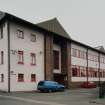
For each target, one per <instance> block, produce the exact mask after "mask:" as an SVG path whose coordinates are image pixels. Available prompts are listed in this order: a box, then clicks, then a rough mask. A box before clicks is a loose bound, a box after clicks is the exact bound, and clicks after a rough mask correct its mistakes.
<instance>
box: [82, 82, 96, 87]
mask: <svg viewBox="0 0 105 105" xmlns="http://www.w3.org/2000/svg"><path fill="white" fill-rule="evenodd" d="M81 87H82V88H96V87H97V86H96V84H95V83H94V82H84V83H82V85H81Z"/></svg>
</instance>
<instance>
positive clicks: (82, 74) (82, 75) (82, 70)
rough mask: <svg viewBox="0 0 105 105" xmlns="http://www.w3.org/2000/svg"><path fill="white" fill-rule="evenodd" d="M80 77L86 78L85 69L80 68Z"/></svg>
mask: <svg viewBox="0 0 105 105" xmlns="http://www.w3.org/2000/svg"><path fill="white" fill-rule="evenodd" d="M80 76H81V77H86V67H83V66H80Z"/></svg>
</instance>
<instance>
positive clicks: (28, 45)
mask: <svg viewBox="0 0 105 105" xmlns="http://www.w3.org/2000/svg"><path fill="white" fill-rule="evenodd" d="M17 29H20V30H22V31H24V39H20V38H17ZM30 34H36V42H31V41H30V39H31V38H30ZM10 40H11V43H10V45H11V46H10V49H11V50H15V51H18V50H21V51H24V64H23V65H21V64H18V55H17V52H16V53H15V54H12V53H11V56H10V57H11V91H32V90H36V89H37V84H38V82H39V81H40V80H44V35H42V34H41V33H39V32H37V31H34V29H32V30H31V29H29V28H26V27H22V26H20V25H17V24H14V23H11V25H10ZM30 53H36V65H35V66H32V65H30V63H31V58H30ZM18 73H23V74H24V82H18ZM31 74H36V82H31Z"/></svg>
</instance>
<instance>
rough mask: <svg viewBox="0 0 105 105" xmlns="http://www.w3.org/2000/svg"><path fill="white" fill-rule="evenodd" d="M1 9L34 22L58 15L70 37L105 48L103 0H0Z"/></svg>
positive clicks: (104, 3) (104, 6)
mask: <svg viewBox="0 0 105 105" xmlns="http://www.w3.org/2000/svg"><path fill="white" fill-rule="evenodd" d="M0 10H1V11H5V12H9V13H11V14H14V15H16V16H18V17H21V18H23V19H26V20H28V21H30V22H33V23H38V22H41V21H45V20H48V19H52V18H54V17H57V18H58V20H59V21H60V22H61V24H62V25H63V27H64V28H65V30H66V31H67V32H68V33H69V34H70V36H71V37H72V38H73V39H75V40H77V41H81V42H83V43H85V44H88V45H90V46H93V47H96V46H100V45H103V46H104V47H105V0H0Z"/></svg>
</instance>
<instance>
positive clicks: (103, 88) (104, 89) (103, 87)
mask: <svg viewBox="0 0 105 105" xmlns="http://www.w3.org/2000/svg"><path fill="white" fill-rule="evenodd" d="M104 97H105V82H103V83H101V84H100V87H99V98H104Z"/></svg>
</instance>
